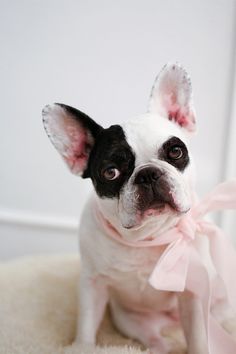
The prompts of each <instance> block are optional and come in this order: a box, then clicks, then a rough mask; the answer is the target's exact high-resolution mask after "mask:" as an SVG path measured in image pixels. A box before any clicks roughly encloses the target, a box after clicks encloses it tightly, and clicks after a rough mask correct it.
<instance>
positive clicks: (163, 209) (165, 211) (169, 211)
mask: <svg viewBox="0 0 236 354" xmlns="http://www.w3.org/2000/svg"><path fill="white" fill-rule="evenodd" d="M188 210H189V208H186V209H181V208H180V207H179V206H178V205H175V204H172V203H171V204H170V203H159V204H156V205H151V206H150V207H149V208H147V209H144V210H137V212H136V215H135V217H133V218H131V219H130V220H129V221H128V222H127V223H122V226H123V228H125V229H126V230H131V231H136V230H139V229H141V228H142V227H143V226H145V225H146V224H149V223H153V222H157V221H158V217H160V216H164V215H166V216H168V217H171V216H173V218H174V217H176V216H179V215H181V214H184V213H186V212H187V211H188Z"/></svg>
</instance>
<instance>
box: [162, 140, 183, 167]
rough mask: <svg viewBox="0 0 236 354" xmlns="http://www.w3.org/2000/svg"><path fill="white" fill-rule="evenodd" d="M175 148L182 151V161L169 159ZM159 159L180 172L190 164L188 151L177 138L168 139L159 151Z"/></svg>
mask: <svg viewBox="0 0 236 354" xmlns="http://www.w3.org/2000/svg"><path fill="white" fill-rule="evenodd" d="M173 147H180V148H181V150H182V153H183V154H182V157H181V158H180V159H171V158H170V157H169V152H170V150H171V148H173ZM158 157H159V159H161V160H164V161H166V162H168V163H169V164H171V165H172V166H174V167H176V168H177V169H178V170H179V171H181V172H183V171H184V170H185V168H186V167H187V166H188V164H189V155H188V149H187V147H186V145H185V144H184V143H183V141H182V140H180V139H179V138H177V137H176V136H173V137H171V138H170V139H168V140H167V141H166V142H165V143H164V144H163V145H162V147H161V148H160V149H159V151H158Z"/></svg>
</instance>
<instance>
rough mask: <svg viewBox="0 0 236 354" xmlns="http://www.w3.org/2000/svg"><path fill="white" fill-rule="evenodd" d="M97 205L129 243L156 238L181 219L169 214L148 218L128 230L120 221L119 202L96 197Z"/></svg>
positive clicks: (178, 216)
mask: <svg viewBox="0 0 236 354" xmlns="http://www.w3.org/2000/svg"><path fill="white" fill-rule="evenodd" d="M95 203H96V208H98V209H99V212H100V213H101V214H102V216H103V218H104V219H105V220H107V221H108V222H109V223H110V224H111V225H112V227H113V228H114V229H115V230H116V231H117V232H118V233H119V234H120V235H121V236H122V237H123V238H124V239H125V240H127V241H138V240H144V239H147V238H156V237H158V235H160V234H162V233H164V232H166V231H168V230H169V229H170V228H172V227H174V226H175V225H176V224H177V223H178V221H179V219H180V217H181V215H177V214H174V213H170V212H167V213H163V214H161V215H158V216H151V217H148V218H146V219H145V220H144V221H143V222H142V223H141V224H140V225H138V226H137V227H134V228H132V229H126V228H124V227H123V226H122V224H121V222H120V219H119V215H118V202H117V203H115V202H114V200H108V199H106V200H102V199H99V198H98V197H96V198H95Z"/></svg>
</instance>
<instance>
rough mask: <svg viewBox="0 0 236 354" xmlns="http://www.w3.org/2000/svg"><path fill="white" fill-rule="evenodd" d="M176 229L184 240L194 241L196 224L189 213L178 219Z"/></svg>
mask: <svg viewBox="0 0 236 354" xmlns="http://www.w3.org/2000/svg"><path fill="white" fill-rule="evenodd" d="M177 227H178V230H179V232H180V233H181V234H182V236H183V237H184V238H186V239H189V238H190V239H192V240H194V238H195V234H196V231H197V229H198V224H197V223H196V221H195V220H194V219H193V217H192V216H191V214H190V213H188V214H187V215H185V216H184V217H182V218H181V219H180V221H179V223H178V226H177Z"/></svg>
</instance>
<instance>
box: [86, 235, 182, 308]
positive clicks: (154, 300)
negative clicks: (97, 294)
mask: <svg viewBox="0 0 236 354" xmlns="http://www.w3.org/2000/svg"><path fill="white" fill-rule="evenodd" d="M87 236H88V235H87ZM96 237H97V242H96V247H94V243H93V244H92V238H90V237H86V239H85V237H84V240H83V241H84V242H85V243H86V245H87V247H86V252H89V251H90V252H89V253H90V254H87V258H88V256H89V258H91V262H93V264H94V267H93V273H94V274H93V276H95V277H98V278H101V279H102V280H103V281H105V282H106V284H107V285H108V288H109V292H110V296H111V297H112V298H113V299H116V301H117V302H119V303H120V304H122V305H123V306H124V307H126V308H129V309H132V310H143V311H146V310H149V309H150V310H152V311H153V309H155V310H156V311H170V310H172V309H173V308H174V307H175V303H176V302H175V295H174V294H173V293H168V292H164V291H157V290H155V289H154V288H153V287H151V285H150V284H149V282H148V279H149V277H150V275H151V273H152V271H153V269H154V267H155V265H156V263H157V261H158V259H159V257H160V256H161V254H162V253H163V251H164V247H144V248H135V247H129V246H123V245H121V244H119V243H117V242H116V241H114V240H111V239H109V238H107V236H106V235H104V234H102V233H100V232H99V233H98V234H97V235H96ZM89 243H90V246H89ZM92 249H93V252H91V250H92Z"/></svg>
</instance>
